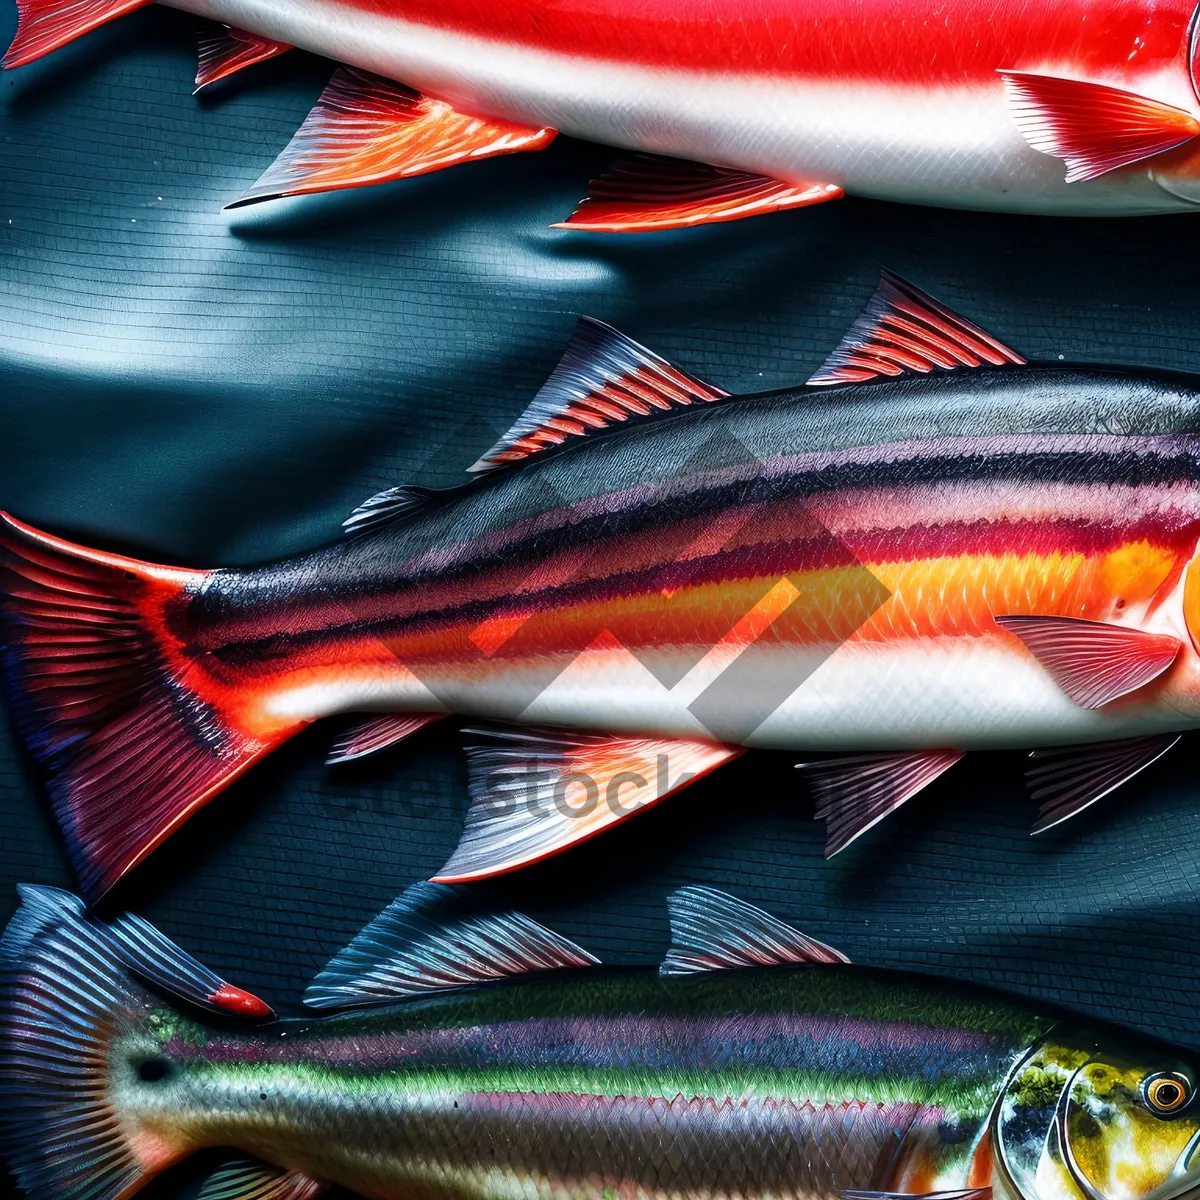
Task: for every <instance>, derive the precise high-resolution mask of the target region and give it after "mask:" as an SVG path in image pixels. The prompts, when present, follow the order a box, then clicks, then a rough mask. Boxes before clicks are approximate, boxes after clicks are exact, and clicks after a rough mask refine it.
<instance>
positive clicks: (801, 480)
mask: <svg viewBox="0 0 1200 1200" xmlns="http://www.w3.org/2000/svg"><path fill="white" fill-rule="evenodd" d="M472 470H473V471H475V473H476V476H477V477H476V478H475V479H474V480H473V481H472V482H470V483H468V484H465V485H463V486H462V487H458V488H450V489H446V490H442V491H436V492H434V491H429V490H426V489H420V488H411V487H404V486H401V487H398V488H392V489H388V490H387V491H385V492H382V493H380V494H379V495H377V496H374V497H371V498H370V499H369V500H368V501H366V502H365V503H364V504H363V505H361V506H360V507H359V508H358V509H356V510H355V512H354V513H352V514H351V516H350V517H349V518H347V521H346V527H347V536H346V537H344V538H342V539H341V540H340V541H338V542H336V543H334V544H332V545H329V546H326V547H323V548H321V549H318V550H315V551H313V552H311V553H307V554H302V555H299V556H297V557H295V558H291V559H288V560H285V561H282V562H277V563H272V564H268V565H266V566H262V567H254V568H248V569H232V568H223V569H220V570H215V571H204V570H192V569H185V568H170V567H158V566H153V565H150V564H146V563H141V562H138V561H136V560H133V559H127V558H123V557H120V556H116V555H111V554H107V553H104V552H101V551H92V550H86V549H84V548H82V547H78V546H74V545H72V544H71V543H68V542H64V541H62V540H61V539H58V538H54V537H52V536H50V535H47V534H42V533H40V532H38V531H37V530H34V529H31V528H30V527H28V526H25V525H23V524H21V523H20V522H18V521H16V520H15V519H12V518H7V519H6V521H5V525H4V529H3V531H2V535H0V586H2V588H3V592H4V597H3V600H2V602H0V613H2V614H3V617H4V620H5V631H6V632H5V656H6V659H5V661H6V664H7V672H6V675H7V679H8V684H9V694H10V700H11V703H12V706H13V710H14V713H15V716H16V718H17V723H18V727H19V729H20V730H21V732H22V735H23V736H24V738H25V740H26V743H27V745H28V746H29V747H30V749H31V751H32V752H33V754H34V755H35V757H37V758H38V759H39V760H41V761H42V762H44V763H46V764H47V765H48V766H49V768H50V787H51V795H52V799H53V801H54V804H55V808H56V812H57V814H58V816H59V820H60V823H61V824H62V826H63V829H64V833H65V834H66V838H67V844H68V848H69V849H70V851H71V854H72V857H73V859H74V861H75V862H76V865H77V867H78V868H79V870H80V874H81V878H82V879H83V880H85V886H86V887H87V888H88V889H89V890H93V889H102V888H104V887H107V886H109V885H111V883H112V882H114V881H115V879H117V878H119V877H120V875H122V874H123V873H124V872H125V871H127V870H128V869H129V868H130V867H131V866H132V865H133V864H134V863H136V862H137V861H140V859H141V858H142V857H144V856H145V855H146V854H147V853H149V851H150V850H151V849H152V848H153V846H154V845H156V844H157V843H158V842H159V841H161V840H162V838H163V837H165V836H166V835H167V834H168V833H169V832H170V831H171V830H172V829H174V828H176V827H177V826H178V825H179V824H180V823H181V821H183V820H184V819H186V817H187V815H188V814H189V813H190V812H192V811H194V809H195V808H196V807H198V806H199V805H201V804H203V803H205V802H206V801H207V800H208V799H209V798H210V797H211V796H212V795H214V794H215V793H216V792H217V791H219V790H220V789H221V788H222V787H224V786H226V785H227V784H228V782H229V781H230V780H231V779H233V778H235V777H236V776H237V775H238V774H240V773H241V772H243V771H245V770H247V769H248V768H249V767H250V766H251V765H252V764H253V763H254V762H255V761H257V759H258V758H260V757H261V756H262V755H264V754H266V753H268V752H269V751H270V750H271V749H273V748H274V747H275V746H277V745H279V744H280V743H281V742H282V741H283V740H285V739H286V738H288V737H290V736H292V735H293V734H295V733H296V732H298V731H299V730H301V729H303V728H304V727H305V726H307V725H308V724H309V723H311V722H312V721H315V720H318V719H320V718H323V717H327V716H330V715H333V714H337V713H359V714H375V716H374V717H368V718H367V719H366V721H365V723H362V724H360V725H358V726H356V727H355V728H354V729H353V730H351V731H350V732H349V733H347V734H346V735H345V737H344V739H343V741H342V742H341V743H339V748H338V750H337V752H336V753H335V756H334V757H335V759H344V758H350V757H356V756H359V755H361V754H363V753H370V752H374V751H376V750H378V749H380V748H382V747H385V746H387V745H391V744H394V743H395V742H397V741H399V740H401V739H402V738H403V737H406V736H409V735H411V734H412V733H414V732H415V731H416V730H417V729H419V728H420V727H421V726H423V725H425V724H428V723H429V722H431V721H433V720H436V719H438V718H439V717H443V716H445V715H447V714H457V715H459V716H463V717H469V718H473V719H481V718H482V719H485V720H487V721H489V722H491V723H492V725H491V733H490V734H489V735H488V736H490V737H492V738H493V740H495V739H498V740H499V743H500V745H499V748H496V746H495V745H493V747H492V749H485V748H481V747H479V746H477V747H475V748H474V749H473V750H472V751H471V752H470V753H471V760H470V766H471V790H472V797H473V800H474V805H473V807H472V810H471V815H470V816H469V818H468V827H467V832H466V835H465V836H464V841H463V844H462V846H460V849H459V851H456V854H455V857H454V858H453V859H452V860H451V863H450V864H448V866H447V869H446V870H445V871H444V872H443V874H442V875H441V876H439V878H443V879H447V880H448V879H467V878H480V877H484V876H486V875H489V874H496V873H498V872H500V871H502V870H511V869H514V868H515V867H517V866H520V865H523V864H524V863H527V862H530V861H535V860H537V859H538V858H543V857H545V856H546V855H547V854H550V853H555V852H557V851H558V850H561V849H564V848H565V847H566V846H567V845H570V844H573V843H574V842H577V841H579V840H582V839H583V838H585V837H590V836H592V835H593V834H595V833H598V832H600V831H601V829H603V828H605V827H606V826H607V825H610V824H612V823H613V822H615V821H619V820H623V819H624V818H625V817H626V816H628V815H629V814H630V813H631V812H633V811H636V810H637V809H639V808H641V807H644V806H645V804H646V803H649V802H652V801H657V800H660V799H662V798H663V797H664V796H666V795H668V794H670V793H672V792H674V791H677V790H679V789H680V788H681V787H683V786H686V784H687V783H688V782H690V781H691V780H693V779H696V778H699V777H701V776H703V775H704V774H706V773H708V772H710V771H712V770H715V769H716V768H717V767H719V766H720V765H722V764H723V763H725V762H727V761H729V760H730V759H731V758H733V757H735V756H736V755H738V754H740V753H742V752H743V751H744V750H745V749H747V748H768V749H782V750H791V751H798V752H817V753H824V752H850V753H852V754H853V755H856V756H858V757H857V758H854V759H852V760H847V761H846V762H844V763H843V764H842V766H841V767H839V768H838V770H844V771H849V774H848V775H844V776H841V777H839V778H837V779H834V781H833V783H830V782H829V779H830V777H829V776H828V774H827V773H825V774H818V776H816V777H815V778H816V779H817V782H816V783H815V784H814V786H815V787H816V788H817V790H818V793H819V794H820V792H821V789H822V788H824V789H825V791H826V793H827V794H828V796H831V797H832V798H831V799H830V800H829V802H828V803H826V802H825V801H823V800H819V809H818V811H819V812H820V813H821V815H824V816H826V818H827V819H828V820H830V828H831V838H830V843H829V849H830V852H833V851H835V850H836V849H838V848H840V846H841V845H844V844H846V840H847V838H852V837H855V836H858V835H859V834H861V833H862V832H864V831H865V830H866V829H867V828H869V827H870V826H871V825H872V824H874V823H875V821H877V820H878V819H880V818H881V816H882V815H885V814H886V812H887V811H890V810H891V808H894V807H895V806H896V805H897V804H899V803H902V802H903V800H904V799H906V798H907V796H908V795H911V794H913V791H914V790H917V789H919V788H920V787H922V786H925V785H927V784H928V783H930V782H932V780H933V779H934V778H936V777H937V776H938V775H939V774H941V773H942V772H944V771H945V770H947V769H949V767H950V766H952V765H953V763H954V761H956V760H957V758H958V757H960V756H961V755H962V754H964V753H966V752H968V751H971V750H978V749H991V748H1012V749H1017V748H1030V747H1033V748H1038V747H1042V748H1053V747H1058V746H1063V745H1076V746H1081V747H1083V748H1084V749H1083V750H1082V751H1081V753H1082V755H1083V757H1082V758H1080V759H1077V760H1072V761H1070V762H1067V763H1065V764H1063V763H1058V764H1057V765H1053V764H1051V765H1048V766H1047V767H1046V770H1047V771H1049V772H1050V774H1051V778H1050V779H1049V781H1048V782H1047V780H1045V779H1042V781H1041V782H1040V783H1039V784H1038V787H1043V786H1048V787H1049V789H1050V790H1049V791H1048V792H1043V793H1042V794H1040V795H1039V799H1043V800H1044V801H1045V803H1044V804H1043V813H1042V816H1041V817H1040V818H1039V821H1040V822H1041V823H1042V824H1043V825H1049V824H1052V823H1057V821H1059V820H1061V819H1063V818H1064V817H1066V816H1069V815H1071V814H1072V813H1074V812H1077V811H1079V810H1080V809H1081V808H1082V807H1086V806H1087V805H1088V804H1090V803H1092V802H1094V801H1095V800H1096V799H1098V798H1099V797H1100V796H1102V795H1104V794H1106V793H1107V792H1108V791H1111V790H1112V788H1113V787H1115V786H1116V785H1117V784H1118V783H1120V782H1121V781H1123V780H1124V779H1127V778H1130V777H1132V775H1134V774H1137V773H1138V772H1139V771H1140V770H1143V769H1145V768H1146V767H1147V766H1149V765H1150V764H1151V763H1152V762H1153V761H1154V760H1155V759H1156V758H1157V757H1159V756H1160V755H1161V754H1162V753H1165V752H1166V750H1167V749H1169V747H1170V745H1172V744H1173V742H1174V740H1175V738H1176V737H1177V736H1178V734H1179V733H1180V732H1182V731H1186V730H1188V729H1192V728H1195V727H1196V726H1197V724H1200V654H1198V653H1197V645H1198V644H1200V566H1198V565H1197V556H1196V550H1197V544H1198V543H1200V487H1198V484H1200V389H1198V387H1197V385H1196V383H1195V381H1194V380H1192V379H1189V378H1187V377H1182V376H1175V375H1165V374H1154V373H1143V372H1134V371H1131V370H1122V369H1114V368H1099V367H1075V366H1067V365H1063V364H1054V365H1030V364H1027V363H1025V362H1024V360H1023V359H1021V357H1020V356H1019V355H1017V354H1016V353H1015V352H1013V351H1011V350H1010V349H1008V348H1007V347H1005V346H1003V345H1002V344H1001V343H999V342H997V341H996V340H995V339H994V338H991V337H990V336H989V335H987V334H986V333H984V332H983V331H982V330H980V329H979V328H978V327H976V326H973V325H971V324H970V323H969V322H966V321H965V320H964V319H963V318H960V317H958V316H957V315H956V314H953V313H951V312H950V311H949V310H948V309H946V308H945V307H944V306H941V305H939V304H938V302H937V301H935V300H933V299H932V297H929V296H926V295H925V294H924V293H922V292H920V291H919V290H918V289H915V288H913V287H912V286H911V285H909V284H906V283H904V282H903V281H902V280H898V279H896V278H895V277H891V276H886V277H885V279H884V281H883V284H882V285H881V289H880V292H879V293H877V295H876V297H875V298H874V299H873V300H872V302H871V305H870V306H869V307H868V310H867V313H866V314H864V316H863V317H862V318H860V320H859V321H858V322H856V324H855V326H854V327H853V328H852V329H851V331H850V333H849V334H848V335H847V337H846V339H844V341H843V343H842V345H841V346H840V347H839V348H838V349H837V350H836V351H835V352H834V353H833V355H831V357H830V359H829V361H828V363H827V364H826V365H825V367H823V368H822V370H821V371H820V372H818V374H817V375H816V376H814V378H813V380H811V381H810V383H809V385H807V386H806V387H804V388H801V389H795V388H793V389H786V390H782V391H776V392H771V393H766V394H762V395H756V396H742V397H732V396H729V395H728V394H727V393H725V392H724V391H722V390H721V389H720V388H716V387H714V386H713V385H711V384H706V383H704V382H703V381H701V380H698V379H696V378H694V377H692V376H690V375H687V374H686V373H685V372H682V371H680V370H679V369H678V368H675V367H673V366H671V365H670V364H669V363H666V362H665V361H664V360H662V359H659V358H658V357H657V356H656V355H653V354H652V353H651V352H650V351H648V350H646V349H645V348H644V347H640V346H638V345H637V344H636V343H633V342H631V341H629V339H626V338H624V337H623V336H622V335H620V334H618V333H617V332H616V331H615V330H612V329H610V328H609V327H607V326H603V325H601V324H599V323H597V322H589V321H587V320H583V321H581V323H580V326H579V330H578V332H577V334H576V338H575V340H574V341H573V342H572V343H571V345H570V347H569V348H568V350H567V353H566V355H565V356H564V359H563V361H562V363H560V365H559V367H558V368H557V369H556V371H555V373H554V374H553V375H552V376H551V378H550V380H549V381H548V382H547V384H546V386H545V387H544V388H543V389H542V391H541V392H540V393H539V394H538V396H537V397H535V399H534V401H533V403H532V404H531V406H530V408H529V409H528V410H527V412H526V414H525V415H524V416H523V417H522V418H521V419H520V420H518V421H517V423H516V424H515V425H514V426H513V429H512V430H510V431H509V433H508V434H506V435H505V437H504V438H502V439H501V440H500V442H498V443H497V445H496V446H494V447H493V448H492V449H491V450H489V451H488V452H487V453H486V454H485V455H484V456H483V458H481V460H480V461H479V462H478V463H477V464H475V466H474V467H473V468H472ZM497 722H500V723H506V724H505V725H504V726H503V728H502V729H501V728H500V727H498V726H497V725H496V724H495V723H497ZM498 730H499V732H498ZM146 745H149V746H153V747H154V748H155V753H153V754H151V755H143V754H140V753H135V752H134V747H142V746H146ZM1089 746H1090V747H1091V748H1090V749H1089V748H1088V747H1089ZM863 756H866V757H865V758H864V757H863ZM822 771H824V768H822ZM1039 778H1040V777H1039ZM830 788H832V789H833V790H832V791H830Z"/></svg>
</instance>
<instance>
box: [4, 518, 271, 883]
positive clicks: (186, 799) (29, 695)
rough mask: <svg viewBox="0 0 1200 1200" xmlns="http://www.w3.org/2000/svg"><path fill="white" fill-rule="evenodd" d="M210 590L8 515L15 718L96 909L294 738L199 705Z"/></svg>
mask: <svg viewBox="0 0 1200 1200" xmlns="http://www.w3.org/2000/svg"><path fill="white" fill-rule="evenodd" d="M209 576H210V572H207V571H192V570H183V569H177V568H173V567H160V566H152V565H151V564H149V563H143V562H139V561H137V560H136V559H131V558H124V557H121V556H119V555H115V554H105V553H102V552H99V551H94V550H88V549H85V548H83V547H81V546H75V545H72V544H71V543H70V542H66V541H63V540H61V539H60V538H56V537H51V536H50V535H48V534H44V533H39V532H38V531H37V530H35V529H31V528H30V527H29V526H27V525H23V524H21V523H20V522H18V521H15V520H13V518H11V517H8V516H5V515H0V593H2V594H0V617H2V620H3V631H4V673H5V680H6V684H7V689H8V694H9V697H10V702H11V708H12V711H13V715H14V718H15V721H16V725H17V728H18V730H19V731H20V734H21V736H22V738H23V740H24V742H25V744H26V746H27V747H28V749H29V751H30V753H31V754H32V755H33V757H34V758H35V759H37V760H38V761H39V762H40V763H42V764H43V765H44V766H45V767H46V768H47V770H48V771H49V775H50V778H49V784H48V787H49V792H50V798H51V803H52V804H53V807H54V812H55V816H56V817H57V819H58V823H59V827H60V828H61V830H62V833H63V837H64V839H65V841H66V847H67V852H68V854H69V856H70V858H71V862H72V864H73V866H74V867H75V870H76V872H77V874H78V877H79V882H80V886H81V888H82V889H83V891H84V894H85V895H86V896H87V897H88V899H89V901H94V900H95V899H96V898H97V897H99V896H100V895H102V894H103V893H104V892H105V891H107V890H108V888H110V887H111V886H112V885H113V884H114V883H115V882H116V881H117V880H118V879H120V878H121V876H122V875H124V874H125V873H126V872H127V871H128V870H129V869H130V868H131V867H133V866H134V865H135V864H136V863H138V862H140V861H141V860H142V859H143V858H144V857H145V856H146V855H147V854H149V853H150V851H151V850H152V849H154V847H155V846H157V845H158V844H159V843H160V842H161V841H162V840H163V839H164V838H165V837H167V835H168V834H170V833H171V832H172V831H173V830H174V829H175V828H176V827H178V826H179V825H180V824H181V823H182V822H183V821H185V820H186V819H187V817H188V816H190V815H191V813H192V812H194V811H195V810H196V809H197V808H199V807H200V806H201V805H203V804H204V803H205V802H206V801H207V800H209V799H210V798H211V797H212V796H214V795H215V794H216V793H217V792H219V791H220V790H221V789H222V788H224V787H225V786H226V785H227V784H228V783H229V782H231V780H233V779H234V778H235V777H236V776H237V775H239V774H241V772H242V771H244V770H245V769H246V768H247V767H248V766H250V764H251V763H252V762H254V761H255V760H256V759H257V758H259V757H261V756H262V755H263V754H265V753H267V752H268V751H269V750H270V749H272V748H273V747H274V746H275V745H278V744H279V742H280V741H282V740H283V739H284V738H285V737H286V736H288V735H289V734H290V733H291V732H294V731H292V730H288V731H283V732H281V733H280V734H279V736H276V737H273V738H270V739H262V738H253V737H250V736H247V735H245V734H243V733H242V732H240V731H239V730H238V729H236V728H235V727H234V726H233V725H232V724H231V723H230V721H228V720H227V719H226V718H225V717H224V716H223V715H222V713H221V712H220V711H219V708H218V706H217V705H216V704H214V703H213V702H212V700H210V699H206V698H205V697H204V696H202V695H201V694H200V693H199V692H198V691H197V686H196V681H197V680H199V678H200V672H199V671H198V670H196V669H195V668H194V665H193V660H191V659H190V658H189V657H188V655H187V654H186V652H185V650H184V648H183V645H182V642H181V637H182V635H183V631H184V620H183V615H182V610H183V608H184V607H185V606H186V603H187V601H188V599H189V596H190V594H191V593H193V592H194V591H195V590H196V589H197V588H198V587H200V586H201V585H202V584H203V583H204V582H205V581H206V580H207V579H208V578H209Z"/></svg>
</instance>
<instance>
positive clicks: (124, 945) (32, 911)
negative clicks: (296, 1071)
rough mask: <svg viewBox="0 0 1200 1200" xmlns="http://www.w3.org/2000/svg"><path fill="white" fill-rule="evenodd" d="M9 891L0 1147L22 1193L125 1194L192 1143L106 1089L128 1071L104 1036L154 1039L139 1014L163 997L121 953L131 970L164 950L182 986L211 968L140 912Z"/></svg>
mask: <svg viewBox="0 0 1200 1200" xmlns="http://www.w3.org/2000/svg"><path fill="white" fill-rule="evenodd" d="M17 890H18V891H19V893H20V895H21V907H20V908H19V909H18V911H17V913H16V915H15V916H14V917H13V919H12V921H11V922H10V923H9V926H8V929H7V930H6V931H5V933H4V936H3V938H2V939H0V992H2V994H3V1007H2V1008H0V1080H2V1082H0V1152H3V1153H4V1154H5V1156H6V1157H7V1159H8V1162H9V1165H10V1166H11V1168H12V1170H13V1173H14V1174H15V1175H16V1177H17V1180H18V1182H19V1183H20V1184H21V1186H22V1187H23V1188H24V1190H25V1192H26V1194H28V1195H29V1196H46V1197H86V1200H124V1198H125V1197H127V1196H130V1195H132V1194H133V1193H134V1192H135V1191H137V1190H138V1189H139V1188H140V1187H141V1186H142V1184H143V1183H144V1182H145V1181H146V1180H148V1179H149V1178H151V1177H153V1176H155V1175H157V1174H159V1173H160V1172H161V1171H163V1170H165V1169H166V1168H167V1167H168V1166H170V1165H171V1164H172V1163H173V1162H175V1161H177V1160H178V1159H180V1158H182V1157H183V1156H184V1155H185V1154H187V1153H189V1152H190V1150H191V1149H192V1148H193V1147H192V1146H191V1145H189V1144H188V1143H187V1141H186V1139H182V1140H181V1141H180V1142H179V1143H178V1144H176V1143H175V1142H173V1141H172V1140H171V1138H172V1131H171V1130H170V1129H164V1128H163V1127H162V1126H155V1127H154V1128H153V1129H151V1130H147V1129H145V1128H144V1127H141V1126H140V1125H139V1121H138V1117H137V1116H136V1115H135V1114H132V1113H130V1112H129V1111H128V1110H127V1109H125V1108H124V1107H122V1106H119V1103H118V1099H117V1097H116V1095H114V1093H117V1091H118V1089H119V1088H121V1087H125V1088H127V1087H128V1086H129V1077H128V1072H129V1071H130V1064H129V1062H128V1053H129V1041H128V1040H126V1041H125V1044H124V1046H123V1048H122V1051H121V1057H120V1059H119V1060H117V1059H115V1058H114V1055H113V1050H114V1046H115V1045H116V1044H118V1042H119V1041H120V1040H122V1039H126V1038H127V1037H132V1038H133V1039H134V1041H135V1043H136V1044H138V1045H139V1046H144V1045H149V1046H153V1045H154V1044H155V1042H154V1039H153V1037H152V1036H151V1035H150V1033H149V1032H148V1031H147V1029H146V1022H147V1020H148V1019H149V1018H150V1017H151V1016H152V1014H153V1013H154V1012H155V1011H156V1009H161V1007H162V1002H161V1001H159V1000H157V999H156V998H155V997H153V996H152V995H151V994H150V993H149V992H147V991H146V990H145V989H144V988H142V987H141V986H140V984H139V983H138V982H137V980H135V979H134V978H133V975H132V974H131V972H130V969H129V968H130V965H131V959H132V960H134V962H133V965H135V966H137V967H138V969H139V970H144V968H146V966H147V965H148V963H149V964H152V963H153V962H159V961H167V960H170V961H169V963H168V965H170V966H174V967H177V968H178V969H179V970H180V971H181V972H182V973H183V974H184V975H185V976H186V978H185V979H183V980H182V986H175V987H174V990H175V991H176V992H178V993H180V994H189V993H191V994H195V992H196V991H197V986H198V985H197V983H196V979H197V977H198V976H200V975H205V976H206V977H207V978H209V979H212V980H216V979H217V977H216V976H213V975H211V973H209V972H205V971H204V968H202V967H200V966H199V964H198V963H196V962H195V961H194V960H193V959H191V958H189V957H188V956H187V955H185V954H183V952H182V951H180V950H178V948H177V947H174V946H172V945H171V943H170V942H168V941H167V939H166V938H164V937H163V936H162V935H161V934H159V933H157V931H154V930H151V929H150V927H149V926H147V925H146V924H145V922H140V921H137V920H136V919H135V918H132V917H121V918H120V919H119V920H117V921H115V922H113V923H111V924H106V923H104V922H100V921H96V920H94V919H93V918H91V917H89V916H88V915H87V913H86V910H85V909H84V906H83V904H82V902H81V901H80V900H79V899H77V898H76V897H75V896H72V895H71V894H70V893H69V892H63V891H59V890H58V889H57V888H47V887H34V886H31V885H28V884H26V885H22V886H20V887H19V888H18V889H17ZM131 947H132V951H131ZM144 973H146V974H153V971H144ZM168 973H169V972H168ZM217 982H218V983H220V980H217ZM199 986H200V987H201V988H211V986H212V985H211V984H210V983H202V984H200V985H199ZM210 1007H212V1006H211V1005H210ZM217 1007H220V1006H217ZM264 1007H265V1006H264ZM268 1011H269V1010H268Z"/></svg>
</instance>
